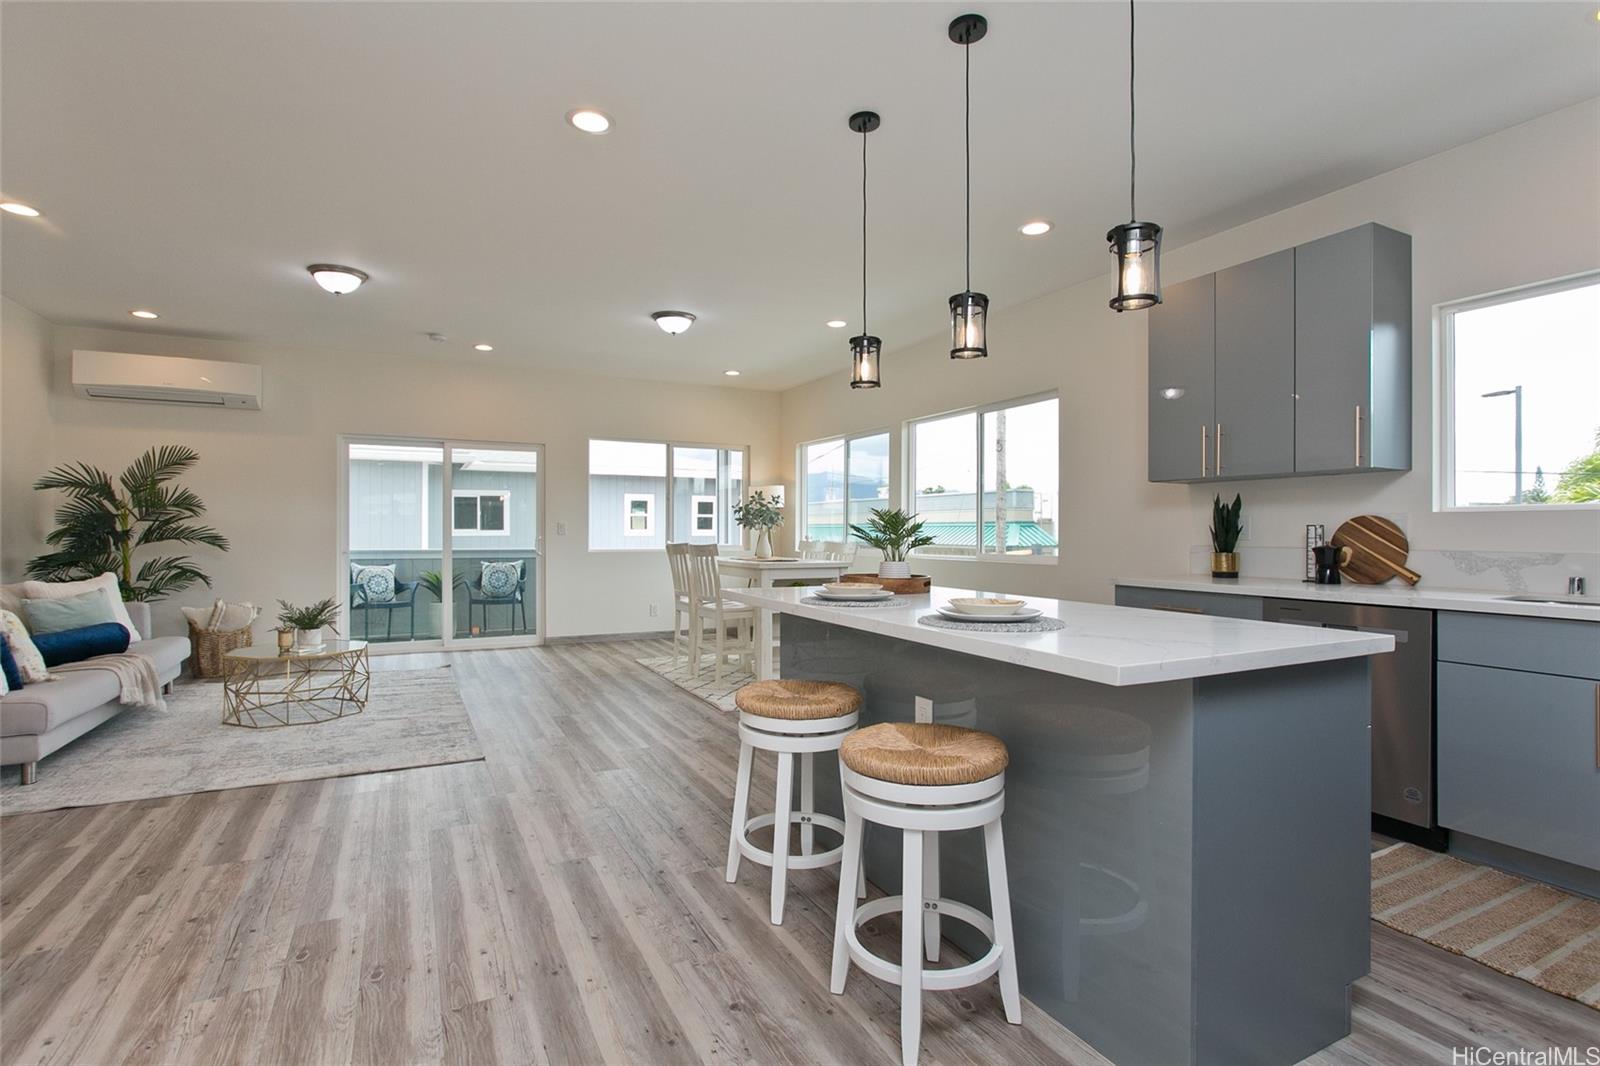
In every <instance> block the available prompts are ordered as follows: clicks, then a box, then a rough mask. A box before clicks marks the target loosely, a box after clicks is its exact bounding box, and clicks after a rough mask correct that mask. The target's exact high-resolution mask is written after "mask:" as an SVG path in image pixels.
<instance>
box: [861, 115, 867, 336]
mask: <svg viewBox="0 0 1600 1066" xmlns="http://www.w3.org/2000/svg"><path fill="white" fill-rule="evenodd" d="M861 335H862V336H863V337H864V336H866V335H867V131H866V130H864V129H863V130H862V131H861Z"/></svg>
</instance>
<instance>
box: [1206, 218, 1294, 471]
mask: <svg viewBox="0 0 1600 1066" xmlns="http://www.w3.org/2000/svg"><path fill="white" fill-rule="evenodd" d="M1294 255H1295V253H1294V249H1292V248H1290V249H1285V250H1284V251H1281V252H1278V253H1276V254H1275V255H1269V256H1264V257H1263V258H1261V259H1254V260H1251V261H1250V262H1248V263H1243V264H1241V265H1239V266H1236V267H1229V268H1228V269H1227V270H1219V271H1218V272H1217V274H1216V279H1217V310H1216V315H1217V332H1216V337H1217V344H1216V347H1217V357H1216V392H1217V401H1216V411H1217V413H1216V426H1215V429H1214V431H1213V433H1212V438H1211V439H1212V446H1211V457H1212V461H1211V472H1212V473H1213V474H1215V475H1218V476H1220V477H1223V478H1234V477H1262V476H1266V475H1272V474H1282V473H1284V472H1285V471H1287V470H1290V469H1293V464H1294V373H1295V368H1294V304H1295V296H1294V293H1295V269H1294Z"/></svg>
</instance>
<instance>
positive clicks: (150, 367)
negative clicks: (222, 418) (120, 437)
mask: <svg viewBox="0 0 1600 1066" xmlns="http://www.w3.org/2000/svg"><path fill="white" fill-rule="evenodd" d="M72 391H73V392H76V393H77V394H78V395H79V396H84V397H87V398H89V399H91V400H132V401H135V402H138V403H175V404H183V405H185V406H188V407H231V408H234V409H235V410H241V411H259V410H261V368H260V367H259V366H255V365H253V364H251V363H218V362H214V361H213V360H210V359H184V358H180V357H178V356H171V355H133V354H130V353H128V352H88V351H75V352H73V353H72Z"/></svg>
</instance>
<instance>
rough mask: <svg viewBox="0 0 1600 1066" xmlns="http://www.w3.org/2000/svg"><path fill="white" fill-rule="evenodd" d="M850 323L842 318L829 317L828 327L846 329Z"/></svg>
mask: <svg viewBox="0 0 1600 1066" xmlns="http://www.w3.org/2000/svg"><path fill="white" fill-rule="evenodd" d="M849 324H850V323H848V322H846V321H845V320H844V319H842V318H830V319H828V328H829V329H844V328H845V327H846V326H848V325H849Z"/></svg>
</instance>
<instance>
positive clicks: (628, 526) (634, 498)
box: [622, 479, 670, 537]
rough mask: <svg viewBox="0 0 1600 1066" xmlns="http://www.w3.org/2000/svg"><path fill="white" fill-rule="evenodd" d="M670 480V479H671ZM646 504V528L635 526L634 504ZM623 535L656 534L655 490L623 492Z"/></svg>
mask: <svg viewBox="0 0 1600 1066" xmlns="http://www.w3.org/2000/svg"><path fill="white" fill-rule="evenodd" d="M669 481H670V479H669ZM636 503H643V504H644V528H643V529H634V528H633V519H634V517H635V516H634V513H633V505H634V504H636ZM622 535H623V536H624V537H653V536H655V535H656V497H655V493H653V492H624V493H623V494H622Z"/></svg>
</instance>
